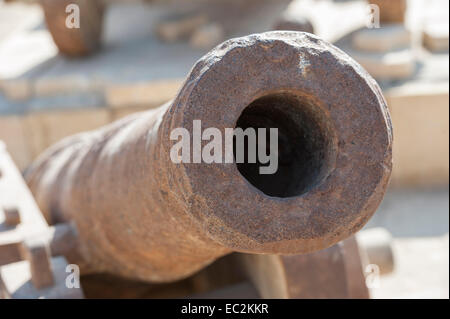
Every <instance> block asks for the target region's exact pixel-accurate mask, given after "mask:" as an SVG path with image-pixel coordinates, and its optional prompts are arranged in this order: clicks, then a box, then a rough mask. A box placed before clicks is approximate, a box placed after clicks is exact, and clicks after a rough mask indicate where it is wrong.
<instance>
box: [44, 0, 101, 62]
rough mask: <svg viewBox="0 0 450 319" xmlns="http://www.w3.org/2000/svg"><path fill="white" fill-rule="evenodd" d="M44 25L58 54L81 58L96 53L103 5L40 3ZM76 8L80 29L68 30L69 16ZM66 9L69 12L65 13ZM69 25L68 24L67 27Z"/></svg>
mask: <svg viewBox="0 0 450 319" xmlns="http://www.w3.org/2000/svg"><path fill="white" fill-rule="evenodd" d="M40 4H41V6H42V8H43V10H44V14H45V22H46V24H47V28H48V30H49V31H50V34H51V35H52V37H53V41H54V42H55V44H56V46H57V47H58V49H59V51H60V52H61V53H63V54H65V55H68V56H83V55H87V54H90V53H92V52H94V51H96V50H97V49H98V48H99V47H100V45H101V43H100V41H101V35H102V25H103V12H104V4H103V3H102V1H98V0H40ZM69 5H77V6H78V8H79V21H80V24H79V27H78V28H77V27H72V28H69V27H68V25H67V24H66V22H67V21H69V22H70V23H73V21H72V20H71V19H70V18H71V16H70V14H71V13H73V9H70V8H71V7H68V6H69ZM66 8H69V9H70V10H68V12H66ZM69 25H70V24H69Z"/></svg>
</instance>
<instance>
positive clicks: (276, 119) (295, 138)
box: [234, 93, 333, 197]
mask: <svg viewBox="0 0 450 319" xmlns="http://www.w3.org/2000/svg"><path fill="white" fill-rule="evenodd" d="M328 122H329V121H327V120H326V119H325V118H324V115H323V114H322V111H321V110H320V109H319V108H318V107H315V106H314V104H313V103H312V102H311V101H310V100H309V99H308V98H307V97H303V96H297V95H294V94H290V93H289V94H288V93H277V94H270V95H266V96H263V97H261V98H258V99H257V100H255V101H254V102H252V103H251V104H250V105H249V106H247V107H246V108H245V109H244V111H243V112H242V114H241V116H240V117H239V119H238V121H237V123H236V128H238V127H240V128H242V129H243V130H245V129H246V128H249V127H252V128H254V129H255V130H256V132H257V131H258V128H266V129H267V131H266V139H267V142H266V145H267V146H266V150H267V151H266V154H269V143H268V141H269V128H278V170H277V171H276V172H275V173H274V174H271V175H269V174H266V175H264V174H260V173H259V167H260V166H267V165H268V164H269V163H266V164H262V163H260V162H259V160H258V156H257V162H256V163H248V157H247V155H248V154H247V153H248V147H247V146H248V139H247V138H246V139H245V150H246V151H245V152H246V154H245V161H244V163H237V164H236V165H237V168H238V170H239V172H240V173H241V174H242V175H243V176H244V178H245V179H247V181H248V182H250V183H251V184H252V185H253V186H255V187H256V188H258V189H259V190H261V191H262V192H263V193H265V194H266V195H269V196H274V197H293V196H298V195H301V194H304V193H306V192H308V191H310V190H311V189H312V188H313V187H314V186H316V185H317V184H318V183H320V182H321V181H322V180H323V179H324V178H325V177H326V176H327V175H328V173H329V170H330V167H331V165H330V159H331V158H332V155H333V147H332V145H331V140H332V138H331V130H330V128H329V123H328ZM257 141H258V139H256V142H257ZM234 146H235V148H236V139H235V143H234ZM257 149H258V145H257ZM235 159H236V158H235Z"/></svg>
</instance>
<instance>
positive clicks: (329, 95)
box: [26, 31, 392, 282]
mask: <svg viewBox="0 0 450 319" xmlns="http://www.w3.org/2000/svg"><path fill="white" fill-rule="evenodd" d="M261 118H262V119H263V120H262V125H263V127H266V126H267V125H270V127H277V128H278V129H279V132H280V133H279V134H280V135H281V138H280V149H281V151H280V155H279V158H280V163H282V164H280V167H279V169H278V171H277V173H276V174H273V175H266V177H264V178H262V177H258V176H255V175H254V174H253V171H252V167H248V166H246V165H236V164H234V163H230V164H221V163H213V164H206V163H199V164H192V163H182V164H175V163H173V162H172V161H171V160H170V156H169V154H170V149H171V147H172V145H173V144H174V143H175V142H174V141H170V140H169V136H170V132H171V131H172V130H173V129H175V128H179V127H183V128H186V129H187V130H188V131H190V132H192V126H193V120H201V121H202V127H203V128H207V127H216V128H218V129H219V130H220V131H221V132H222V133H223V132H224V129H225V128H234V127H236V126H240V127H242V128H245V127H260V126H259V125H261V121H260V119H261ZM203 143H204V144H206V142H205V141H203ZM391 148H392V128H391V122H390V118H389V114H388V110H387V107H386V102H385V100H384V98H383V96H382V94H381V90H380V88H379V87H378V85H377V83H376V82H375V81H374V80H373V79H372V78H371V77H370V75H369V74H368V73H367V72H365V71H364V70H363V69H362V68H361V67H360V66H359V65H358V64H357V63H356V62H355V61H354V60H352V59H351V58H350V57H349V56H347V55H346V54H345V53H343V52H342V51H340V50H339V49H337V48H335V47H334V46H332V45H331V44H328V43H326V42H324V41H322V40H321V39H319V38H318V37H316V36H313V35H311V34H307V33H300V32H281V31H278V32H268V33H263V34H256V35H251V36H247V37H243V38H237V39H232V40H229V41H226V42H224V43H223V44H221V45H219V46H218V47H216V48H215V49H214V50H212V51H211V52H209V53H208V54H206V55H205V56H204V57H203V58H201V59H200V60H199V61H198V62H197V63H196V65H195V66H194V67H193V69H192V71H191V73H190V74H189V75H188V77H187V79H186V81H185V83H184V85H183V87H182V88H181V90H180V91H179V93H178V94H177V96H176V97H175V99H174V100H173V101H172V102H170V103H167V104H165V105H163V106H161V107H160V108H158V109H156V110H149V111H147V112H143V113H138V114H133V115H131V116H129V117H127V118H125V119H123V120H120V121H118V122H115V123H113V124H110V125H108V126H106V127H104V128H101V129H99V130H96V131H93V132H88V133H83V134H79V135H76V136H73V137H69V138H67V139H64V140H63V141H61V142H59V143H57V144H56V145H54V146H53V147H51V148H50V149H48V150H47V151H46V152H44V153H43V154H42V155H41V156H40V157H39V158H38V159H37V160H36V161H35V163H34V164H33V165H32V166H31V168H30V169H29V171H28V172H27V175H26V177H27V181H28V184H29V186H30V188H31V190H32V192H33V194H34V195H35V198H36V200H37V202H38V204H39V207H40V208H41V210H42V212H43V213H44V215H45V217H46V219H47V220H48V221H49V222H50V223H52V224H54V223H60V222H67V221H72V222H73V223H74V225H76V227H77V231H78V233H79V248H80V251H81V254H82V256H83V259H84V263H83V264H84V267H83V269H84V271H85V272H88V271H94V272H101V271H103V272H109V273H114V274H117V275H121V276H125V277H130V278H138V279H142V280H147V281H153V282H166V281H172V280H176V279H180V278H184V277H187V276H189V275H190V274H192V273H194V272H195V271H197V270H199V269H201V268H203V267H205V266H206V265H208V264H210V263H211V262H212V261H214V260H215V259H216V258H218V257H220V256H223V255H225V254H227V253H230V252H231V251H239V252H248V253H275V254H301V253H309V252H313V251H316V250H320V249H324V248H327V247H330V246H332V245H334V244H336V243H337V242H339V241H341V240H343V239H345V238H347V237H349V236H350V235H352V234H353V233H355V232H357V231H358V230H359V229H361V227H362V226H363V225H364V224H365V223H366V222H367V221H368V219H369V218H370V217H371V216H372V214H373V213H374V211H375V209H376V208H377V206H378V205H379V203H380V201H381V199H382V197H383V195H384V192H385V189H386V185H387V183H388V179H389V176H390V172H391V167H392V158H391V151H392V150H391ZM268 194H269V195H268Z"/></svg>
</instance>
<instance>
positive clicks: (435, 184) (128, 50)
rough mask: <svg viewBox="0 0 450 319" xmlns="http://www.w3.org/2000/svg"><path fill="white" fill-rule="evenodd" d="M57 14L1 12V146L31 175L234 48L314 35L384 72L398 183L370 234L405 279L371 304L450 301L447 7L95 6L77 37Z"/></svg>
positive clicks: (382, 289) (388, 278)
mask: <svg viewBox="0 0 450 319" xmlns="http://www.w3.org/2000/svg"><path fill="white" fill-rule="evenodd" d="M51 2H52V1H51V0H43V1H42V3H39V1H30V0H16V1H12V0H9V1H5V0H0V140H3V141H4V142H5V144H6V145H7V149H8V151H9V153H10V154H11V156H12V158H13V159H14V161H15V163H16V165H17V166H18V167H19V169H20V170H22V171H23V170H25V169H26V167H27V166H28V165H29V164H30V163H31V162H32V161H33V159H35V158H36V157H37V156H38V155H39V154H40V153H41V152H42V151H43V150H44V149H46V148H47V147H48V146H50V145H51V144H53V143H55V142H56V141H58V140H60V139H61V138H63V137H65V136H68V135H71V134H74V133H77V132H81V131H86V130H91V129H95V128H97V127H100V126H102V125H105V124H107V123H109V122H111V121H114V120H116V119H119V118H121V117H124V116H126V115H128V114H130V113H133V112H137V111H141V110H146V109H150V108H154V107H158V106H159V105H161V104H162V103H164V102H166V101H168V100H170V99H172V98H173V97H174V96H175V94H176V93H177V90H178V89H179V87H180V86H181V84H182V81H183V79H184V76H186V74H187V73H188V72H189V70H190V68H191V67H192V65H193V64H194V63H195V61H196V60H197V59H199V58H200V57H201V56H202V55H203V54H205V53H206V52H207V51H209V50H210V49H211V48H213V47H214V46H215V45H217V44H219V43H221V42H222V41H224V40H226V39H229V38H232V37H236V36H242V35H247V34H250V33H256V32H264V31H268V30H274V29H282V30H298V31H307V32H312V33H315V34H316V35H318V36H320V37H322V38H324V39H326V40H328V41H330V42H332V43H334V44H335V45H337V46H338V47H339V48H341V49H342V50H344V51H345V52H346V53H348V54H349V55H350V56H352V57H353V58H355V59H356V60H357V61H358V62H359V63H361V65H362V66H363V67H364V68H366V70H367V71H368V72H369V73H371V74H372V76H373V77H374V78H375V79H376V80H377V81H378V83H379V84H380V86H381V87H382V90H383V93H384V96H385V98H386V100H387V102H388V106H389V109H390V112H391V116H392V121H393V126H394V170H393V175H392V179H391V184H390V187H389V190H388V193H387V195H386V197H385V199H384V201H383V203H382V204H381V206H380V208H379V210H378V212H377V213H376V214H375V215H374V217H373V218H372V219H371V221H370V222H369V223H368V225H366V227H365V229H366V230H368V229H374V228H378V227H383V228H384V229H386V230H387V231H388V232H389V233H390V236H391V237H390V238H389V241H390V245H391V247H392V251H393V256H394V269H393V271H392V272H390V273H389V274H386V275H384V276H382V277H381V282H380V286H379V287H378V288H373V289H371V295H372V297H373V298H448V297H449V270H448V269H449V237H448V232H449V207H448V206H449V199H448V180H449V168H448V167H449V95H448V94H449V51H448V43H449V40H448V34H449V16H448V15H449V13H448V12H449V2H448V1H447V0H427V1H425V0H409V1H396V0H394V1H386V0H384V1H370V2H371V3H372V4H375V5H377V7H374V6H370V5H369V3H368V2H367V1H364V0H347V1H344V0H341V1H337V0H335V1H332V0H296V1H287V0H278V1H276V0H246V1H237V0H215V1H206V0H205V1H202V0H186V1H181V0H180V1H162V0H161V1H128V0H127V1H126V0H123V1H120V0H114V1H108V0H105V1H103V6H102V7H101V8H100V7H98V6H97V5H96V4H95V3H96V2H95V1H87V2H86V1H84V3H91V4H90V6H91V7H90V8H89V10H90V11H89V12H90V13H89V14H91V15H92V16H93V19H92V21H93V22H92V23H91V25H89V28H87V27H84V26H83V27H82V28H81V29H76V30H78V31H76V32H80V34H81V35H80V34H78V35H76V34H75V35H73V34H72V35H71V36H70V37H69V38H68V36H67V34H65V33H64V30H62V31H61V30H60V29H58V28H56V27H55V26H54V25H53V20H56V19H57V18H61V17H56V16H54V15H52V12H51V9H49V3H51ZM53 2H54V1H53ZM63 2H64V1H63ZM66 2H67V3H70V2H71V1H66ZM72 2H73V3H77V2H80V1H72ZM81 2H83V1H81ZM67 3H66V5H67ZM46 6H47V7H46ZM376 8H379V9H380V10H379V12H378V13H377V10H376ZM43 9H45V11H44V10H43ZM83 10H84V9H82V10H81V11H82V13H81V14H83ZM46 14H47V21H46V17H45V16H46ZM66 15H67V14H65V15H64V16H63V17H62V18H63V19H65V18H66ZM49 30H50V31H49ZM74 30H75V29H74ZM74 32H75V31H74ZM59 51H61V52H62V53H63V54H61V53H60V52H59Z"/></svg>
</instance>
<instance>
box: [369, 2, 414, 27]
mask: <svg viewBox="0 0 450 319" xmlns="http://www.w3.org/2000/svg"><path fill="white" fill-rule="evenodd" d="M369 3H371V4H375V5H377V6H378V8H379V13H380V22H382V23H403V22H404V20H405V12H406V5H407V2H406V0H370V1H369Z"/></svg>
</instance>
